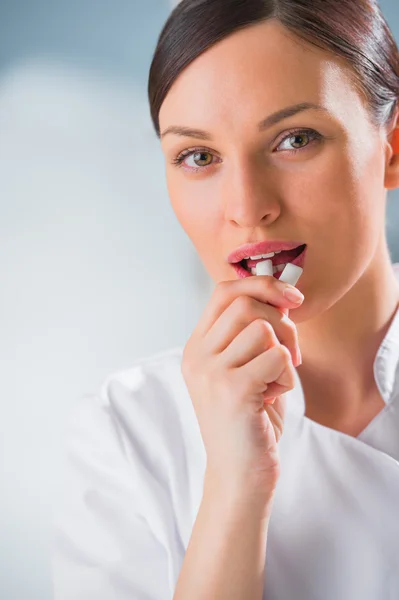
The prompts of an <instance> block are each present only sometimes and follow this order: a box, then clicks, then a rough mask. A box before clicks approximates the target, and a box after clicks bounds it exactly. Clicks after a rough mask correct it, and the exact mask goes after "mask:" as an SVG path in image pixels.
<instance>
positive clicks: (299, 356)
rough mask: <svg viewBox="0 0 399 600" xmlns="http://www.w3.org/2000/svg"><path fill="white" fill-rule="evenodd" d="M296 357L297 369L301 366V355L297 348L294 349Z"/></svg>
mask: <svg viewBox="0 0 399 600" xmlns="http://www.w3.org/2000/svg"><path fill="white" fill-rule="evenodd" d="M296 355H297V365H296V366H297V367H299V366H300V365H301V364H302V354H301V351H300V349H299V346H297V348H296Z"/></svg>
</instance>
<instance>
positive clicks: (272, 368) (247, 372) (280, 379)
mask: <svg viewBox="0 0 399 600" xmlns="http://www.w3.org/2000/svg"><path fill="white" fill-rule="evenodd" d="M235 372H236V373H239V375H240V377H241V378H242V383H241V385H243V386H246V387H247V389H246V390H244V393H246V394H248V396H247V397H248V399H249V400H250V399H252V400H254V401H256V402H257V403H260V405H263V400H264V398H266V397H268V395H269V393H270V394H271V395H272V394H274V396H278V395H281V394H282V393H285V392H287V391H289V390H290V389H293V388H294V387H295V370H294V367H293V365H292V361H291V355H290V353H289V351H288V349H287V348H286V347H285V346H282V345H281V344H279V345H278V346H273V347H272V348H270V349H269V350H266V352H263V353H262V354H260V355H259V356H257V357H256V358H254V359H253V360H251V361H250V362H249V363H247V364H246V365H244V366H243V367H240V368H239V369H236V370H235ZM273 383H276V384H279V386H281V387H280V390H281V391H279V392H278V393H276V392H275V391H273V387H272V384H273ZM237 385H239V382H238V380H237ZM275 389H276V388H275V387H274V390H275ZM265 393H266V395H265ZM274 396H272V397H274Z"/></svg>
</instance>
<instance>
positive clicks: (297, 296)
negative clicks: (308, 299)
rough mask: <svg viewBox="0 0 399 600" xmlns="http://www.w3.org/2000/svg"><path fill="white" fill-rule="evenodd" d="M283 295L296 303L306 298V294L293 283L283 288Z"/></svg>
mask: <svg viewBox="0 0 399 600" xmlns="http://www.w3.org/2000/svg"><path fill="white" fill-rule="evenodd" d="M283 295H284V296H285V297H286V298H288V300H289V301H290V302H294V303H295V304H300V303H301V302H303V300H304V298H305V296H304V295H303V294H302V293H301V292H300V291H299V290H298V289H297V288H296V287H293V286H291V285H288V286H286V288H285V289H284V290H283Z"/></svg>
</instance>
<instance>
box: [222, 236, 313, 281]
mask: <svg viewBox="0 0 399 600" xmlns="http://www.w3.org/2000/svg"><path fill="white" fill-rule="evenodd" d="M298 245H299V246H300V245H301V244H298ZM307 250H308V248H307V247H306V248H305V250H303V251H302V252H301V254H300V255H299V256H297V257H296V258H295V259H294V260H292V261H291V264H292V265H297V266H298V267H301V268H302V269H303V268H304V263H305V258H306V252H307ZM261 254H266V252H262V253H261ZM265 260H267V259H265ZM232 267H233V268H234V270H235V272H236V273H237V275H238V276H239V277H240V279H244V278H245V277H253V275H252V273H250V272H249V271H247V270H246V269H244V267H242V266H241V265H240V263H234V264H233V265H232ZM281 273H282V271H279V272H277V273H274V274H273V277H275V278H276V279H280V275H281Z"/></svg>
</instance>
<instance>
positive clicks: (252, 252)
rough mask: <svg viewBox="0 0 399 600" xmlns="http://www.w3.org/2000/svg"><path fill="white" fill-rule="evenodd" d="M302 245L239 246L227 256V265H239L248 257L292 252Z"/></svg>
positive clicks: (290, 243) (288, 243) (283, 243)
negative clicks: (285, 251) (281, 251)
mask: <svg viewBox="0 0 399 600" xmlns="http://www.w3.org/2000/svg"><path fill="white" fill-rule="evenodd" d="M303 245H304V243H303V242H259V243H258V244H244V246H240V247H239V248H237V250H234V252H232V253H231V254H229V256H228V258H227V260H228V262H229V263H239V262H241V261H242V260H243V259H244V258H247V257H248V256H258V255H259V254H270V252H278V251H279V250H292V249H293V248H297V247H298V246H303ZM302 254H303V253H302ZM293 262H294V261H293Z"/></svg>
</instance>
